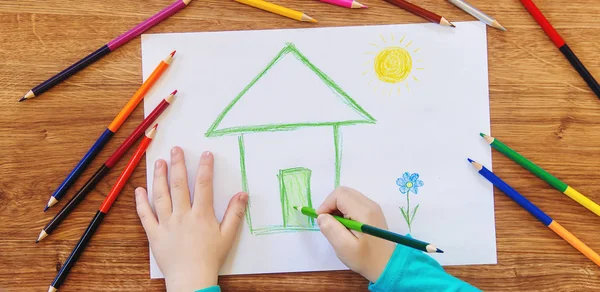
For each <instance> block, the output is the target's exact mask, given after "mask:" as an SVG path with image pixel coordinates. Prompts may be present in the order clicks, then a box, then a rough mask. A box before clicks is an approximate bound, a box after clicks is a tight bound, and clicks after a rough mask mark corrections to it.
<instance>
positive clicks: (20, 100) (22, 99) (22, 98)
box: [19, 96, 27, 102]
mask: <svg viewBox="0 0 600 292" xmlns="http://www.w3.org/2000/svg"><path fill="white" fill-rule="evenodd" d="M26 99H27V98H25V96H23V97H21V99H19V102H23V101H24V100H26Z"/></svg>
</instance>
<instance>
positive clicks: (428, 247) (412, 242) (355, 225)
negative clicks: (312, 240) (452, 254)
mask: <svg viewBox="0 0 600 292" xmlns="http://www.w3.org/2000/svg"><path fill="white" fill-rule="evenodd" d="M294 209H296V210H299V211H300V212H302V214H304V215H306V216H308V217H312V218H317V217H318V216H319V215H318V214H317V212H316V211H315V209H312V208H308V207H298V206H294ZM333 218H335V219H336V220H337V221H339V222H340V223H342V225H344V226H346V228H348V229H351V230H354V231H358V232H362V233H365V234H369V235H371V236H375V237H379V238H382V239H385V240H389V241H392V242H395V243H398V244H401V245H404V246H408V247H412V248H414V249H418V250H420V251H424V252H427V253H444V251H443V250H441V249H439V248H437V247H435V246H434V245H433V244H430V243H427V242H423V241H420V240H416V239H414V238H412V237H408V236H404V235H400V234H398V233H394V232H390V231H387V230H384V229H381V228H377V227H374V226H371V225H367V224H363V223H360V222H358V221H354V220H350V219H346V218H343V217H340V216H333Z"/></svg>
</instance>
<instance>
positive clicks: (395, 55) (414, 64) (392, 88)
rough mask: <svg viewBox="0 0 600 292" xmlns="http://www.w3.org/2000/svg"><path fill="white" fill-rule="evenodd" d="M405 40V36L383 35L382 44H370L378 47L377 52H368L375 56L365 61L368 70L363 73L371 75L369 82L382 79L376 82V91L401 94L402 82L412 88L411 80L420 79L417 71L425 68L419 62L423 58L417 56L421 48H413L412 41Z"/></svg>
mask: <svg viewBox="0 0 600 292" xmlns="http://www.w3.org/2000/svg"><path fill="white" fill-rule="evenodd" d="M404 40H405V37H402V38H401V39H400V40H396V39H395V38H394V35H390V36H389V38H387V39H386V37H385V36H384V35H381V42H382V44H374V43H371V44H370V45H371V46H373V47H375V48H377V52H367V53H366V54H369V55H374V56H375V57H374V58H373V59H370V60H369V61H367V63H365V65H366V66H367V70H366V71H365V72H363V75H370V79H369V84H373V81H374V80H379V81H380V82H377V83H375V84H374V86H375V90H376V91H381V92H383V93H386V94H388V95H390V96H391V95H392V94H394V93H395V94H397V95H400V92H401V85H402V84H404V85H405V86H406V90H410V86H409V81H410V80H413V81H415V82H418V81H419V78H417V76H416V71H420V70H424V68H423V67H420V64H419V63H421V62H422V60H420V59H418V58H416V57H417V55H418V52H419V50H420V48H412V47H411V45H412V41H408V42H405V41H404Z"/></svg>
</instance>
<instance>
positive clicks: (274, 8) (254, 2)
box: [235, 0, 317, 22]
mask: <svg viewBox="0 0 600 292" xmlns="http://www.w3.org/2000/svg"><path fill="white" fill-rule="evenodd" d="M235 1H236V2H239V3H242V4H246V5H249V6H252V7H256V8H258V9H262V10H264V11H269V12H271V13H275V14H279V15H281V16H285V17H288V18H291V19H295V20H298V21H307V22H317V20H315V19H314V18H312V17H310V16H308V15H306V14H304V13H302V12H300V11H296V10H293V9H289V8H285V7H283V6H279V5H275V4H273V3H269V2H267V1H263V0H235Z"/></svg>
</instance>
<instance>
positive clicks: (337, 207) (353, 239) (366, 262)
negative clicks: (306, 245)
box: [317, 187, 396, 283]
mask: <svg viewBox="0 0 600 292" xmlns="http://www.w3.org/2000/svg"><path fill="white" fill-rule="evenodd" d="M337 211H339V212H341V213H342V215H343V216H344V217H346V218H349V219H353V220H356V221H359V222H361V223H364V224H369V225H372V226H375V227H379V228H383V229H387V228H388V227H387V223H386V222H385V217H383V212H382V211H381V208H380V207H379V205H378V204H377V203H375V202H373V201H372V200H370V199H369V198H367V197H366V196H365V195H363V194H361V193H359V192H358V191H356V190H353V189H350V188H346V187H339V188H337V189H336V190H335V191H333V193H331V194H330V195H329V196H328V197H327V198H326V199H325V202H323V204H321V206H320V207H319V208H318V209H317V213H318V214H320V215H319V218H318V219H317V222H318V223H319V227H320V228H321V232H322V233H323V235H325V237H326V238H327V240H328V241H329V243H331V245H332V246H333V248H334V249H335V252H336V254H337V256H338V258H339V259H340V260H341V261H342V262H343V263H344V264H345V265H346V266H348V268H350V269H352V270H353V271H355V272H357V273H359V274H361V275H362V276H363V277H365V278H367V280H369V281H371V282H373V283H374V282H376V281H377V279H378V278H379V275H381V273H382V272H383V270H384V269H385V266H386V265H387V262H388V261H389V259H390V257H391V256H392V254H393V253H394V249H395V248H396V244H394V243H393V242H389V241H387V240H383V239H380V238H377V237H373V236H370V235H366V234H363V233H360V232H354V231H350V230H348V229H346V227H344V225H342V224H341V223H340V222H338V221H337V220H335V219H334V218H333V217H332V216H331V215H329V214H330V213H333V212H337Z"/></svg>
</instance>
